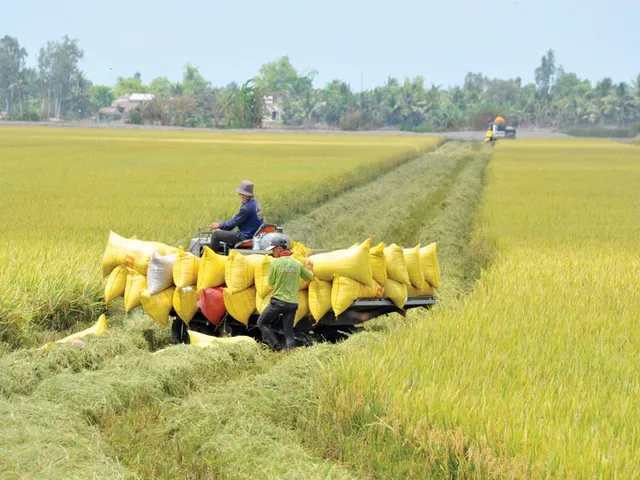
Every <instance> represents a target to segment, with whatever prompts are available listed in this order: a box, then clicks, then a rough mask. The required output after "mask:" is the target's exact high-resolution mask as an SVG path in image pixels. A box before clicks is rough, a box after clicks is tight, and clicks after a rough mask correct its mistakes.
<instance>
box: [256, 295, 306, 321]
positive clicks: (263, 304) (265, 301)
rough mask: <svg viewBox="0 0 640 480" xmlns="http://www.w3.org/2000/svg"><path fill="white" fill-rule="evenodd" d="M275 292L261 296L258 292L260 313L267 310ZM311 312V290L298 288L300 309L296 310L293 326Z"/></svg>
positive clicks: (258, 309) (257, 299)
mask: <svg viewBox="0 0 640 480" xmlns="http://www.w3.org/2000/svg"><path fill="white" fill-rule="evenodd" d="M272 295H273V292H269V293H268V294H267V296H266V297H261V296H260V295H257V294H256V310H257V311H258V313H262V312H264V311H265V310H266V308H267V307H268V306H269V303H270V302H271V297H272ZM308 314H309V292H308V291H307V290H298V310H296V316H295V317H294V319H293V326H294V327H295V326H296V325H297V324H298V322H299V321H300V320H302V318H303V317H305V316H306V315H308Z"/></svg>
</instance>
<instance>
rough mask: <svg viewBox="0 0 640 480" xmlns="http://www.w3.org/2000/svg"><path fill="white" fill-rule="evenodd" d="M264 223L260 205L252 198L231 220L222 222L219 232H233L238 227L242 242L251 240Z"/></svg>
mask: <svg viewBox="0 0 640 480" xmlns="http://www.w3.org/2000/svg"><path fill="white" fill-rule="evenodd" d="M263 223H264V217H263V215H262V210H260V204H259V203H258V201H257V200H256V199H255V198H252V199H251V200H249V201H248V202H246V203H245V204H243V205H242V206H241V207H240V210H239V211H238V213H237V214H236V216H235V217H233V218H232V219H231V220H227V221H226V222H222V223H221V224H220V230H233V229H234V228H236V227H238V230H239V231H240V235H241V236H242V238H243V240H247V239H249V238H253V235H254V234H255V233H256V231H257V230H258V229H259V228H260V227H261V226H262V224H263Z"/></svg>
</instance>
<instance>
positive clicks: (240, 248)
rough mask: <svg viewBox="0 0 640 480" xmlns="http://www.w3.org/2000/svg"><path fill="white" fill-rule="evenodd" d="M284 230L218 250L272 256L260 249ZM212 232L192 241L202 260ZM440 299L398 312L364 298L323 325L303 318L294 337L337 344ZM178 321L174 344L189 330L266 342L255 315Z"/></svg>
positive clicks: (417, 300)
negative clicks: (366, 325)
mask: <svg viewBox="0 0 640 480" xmlns="http://www.w3.org/2000/svg"><path fill="white" fill-rule="evenodd" d="M281 231H282V229H281V228H280V227H278V226H277V225H273V224H265V225H264V226H263V227H262V228H261V229H260V230H259V231H258V232H257V233H256V236H255V237H254V238H253V239H251V240H246V241H244V242H240V243H239V244H236V245H234V246H233V248H229V246H227V245H219V246H216V247H217V248H215V250H216V252H217V253H220V254H224V255H228V254H229V253H231V252H232V251H237V252H238V253H241V254H244V255H255V254H262V255H268V254H269V252H267V251H265V250H263V249H261V248H260V245H261V240H262V238H263V237H264V236H265V235H267V234H269V233H276V232H281ZM210 235H211V232H210V231H202V230H201V231H198V232H197V233H196V236H195V237H194V238H192V239H191V243H190V245H189V251H190V252H191V253H193V254H194V255H197V256H201V255H202V250H203V248H204V246H205V245H208V244H209V242H210ZM324 251H326V250H312V254H315V253H322V252H324ZM436 300H437V297H436V296H435V295H423V296H417V297H409V298H407V300H406V302H405V305H404V308H403V309H400V308H398V307H397V306H396V305H395V304H394V303H393V302H391V300H389V299H387V298H384V297H382V298H370V299H367V298H361V299H357V300H355V301H354V303H353V304H352V305H351V306H350V307H349V308H348V309H347V310H346V311H345V312H343V313H342V314H340V315H339V316H337V317H336V316H335V315H334V313H333V312H329V313H327V314H326V315H325V316H324V317H322V318H321V319H320V320H319V321H317V322H316V321H315V319H314V318H313V317H312V316H311V314H308V315H306V316H305V317H303V318H302V319H301V320H300V321H299V322H298V323H297V324H296V325H295V327H294V334H295V338H296V345H297V346H309V345H312V344H313V343H317V342H336V341H339V340H342V339H344V338H346V336H348V335H349V334H351V333H354V332H356V331H357V330H358V329H359V328H362V325H363V324H364V323H366V322H367V321H369V320H372V319H374V318H377V317H380V316H386V315H391V314H394V313H398V314H401V315H405V314H406V312H407V311H408V310H412V309H416V308H422V309H425V310H428V309H430V308H431V307H433V305H435V303H436ZM171 315H172V316H173V317H174V320H173V323H172V326H171V332H172V337H173V340H174V342H176V343H189V342H190V341H189V334H188V330H193V331H196V332H199V333H204V334H206V335H212V336H236V335H246V336H250V337H252V338H254V339H256V340H258V341H262V335H261V332H260V329H259V328H258V327H257V322H258V318H259V317H260V315H259V314H258V312H257V311H254V312H253V314H252V315H251V316H250V318H249V322H248V323H247V325H245V324H243V323H242V322H239V321H238V320H236V319H235V318H233V317H232V316H231V315H230V314H229V313H228V312H227V313H226V314H225V316H224V317H223V318H222V320H221V321H220V323H219V324H217V325H216V324H213V323H212V322H210V321H209V320H208V319H207V318H206V317H205V316H204V315H203V314H202V312H200V311H199V312H198V313H196V315H195V316H194V317H193V318H192V319H191V321H190V322H189V324H188V325H187V324H185V323H184V322H183V321H182V320H181V319H180V318H179V317H178V316H177V315H176V313H175V311H172V312H171ZM275 332H276V334H277V335H278V337H280V338H279V340H284V336H283V334H282V331H281V330H278V329H275Z"/></svg>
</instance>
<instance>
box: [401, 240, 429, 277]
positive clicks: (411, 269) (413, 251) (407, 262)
mask: <svg viewBox="0 0 640 480" xmlns="http://www.w3.org/2000/svg"><path fill="white" fill-rule="evenodd" d="M402 255H403V257H404V266H405V267H406V269H407V275H408V276H409V282H411V285H413V286H414V287H415V288H422V287H423V286H424V272H423V269H422V263H421V261H420V244H418V245H416V246H415V247H413V248H405V249H403V250H402Z"/></svg>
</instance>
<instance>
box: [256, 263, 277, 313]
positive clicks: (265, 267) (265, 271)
mask: <svg viewBox="0 0 640 480" xmlns="http://www.w3.org/2000/svg"><path fill="white" fill-rule="evenodd" d="M263 257H264V258H263V259H262V260H261V261H260V262H258V264H257V265H256V266H255V268H254V270H253V280H254V283H255V286H256V292H257V295H258V296H259V297H266V296H267V295H269V293H271V291H272V290H273V286H272V285H269V269H270V267H271V261H272V260H273V258H272V257H271V256H270V255H263ZM258 312H259V313H262V311H261V310H260V308H258Z"/></svg>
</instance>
